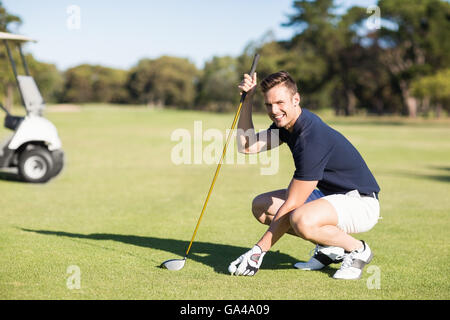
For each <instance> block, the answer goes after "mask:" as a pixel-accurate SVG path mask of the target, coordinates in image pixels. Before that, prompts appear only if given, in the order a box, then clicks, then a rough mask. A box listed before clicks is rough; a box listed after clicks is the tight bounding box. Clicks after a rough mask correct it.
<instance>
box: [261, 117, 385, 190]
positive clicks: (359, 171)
mask: <svg viewBox="0 0 450 320" xmlns="http://www.w3.org/2000/svg"><path fill="white" fill-rule="evenodd" d="M273 129H279V137H280V140H281V141H282V142H285V143H287V144H288V146H289V148H290V149H291V151H292V156H293V158H294V163H295V173H294V179H298V180H307V181H314V180H317V181H318V184H317V188H318V189H319V190H320V191H322V192H323V193H324V194H325V195H330V194H344V193H347V192H348V191H351V190H355V189H356V190H358V191H359V193H361V194H371V193H372V192H375V193H378V192H379V191H380V187H379V186H378V184H377V181H376V180H375V178H374V176H373V175H372V173H371V172H370V170H369V168H368V167H367V165H366V163H365V161H364V159H363V158H362V157H361V155H360V154H359V152H358V150H356V148H355V147H354V146H353V145H352V144H351V143H350V141H348V140H347V139H346V138H345V137H344V136H343V135H342V134H341V133H339V132H338V131H336V130H334V129H333V128H331V127H330V126H328V125H327V124H326V123H325V122H323V121H322V119H320V118H319V117H318V116H317V115H315V114H314V113H312V112H310V111H309V110H307V109H304V108H302V113H301V114H300V116H299V117H298V119H297V121H296V122H295V124H294V128H293V131H292V133H290V132H289V131H288V130H286V129H284V128H278V127H277V126H276V125H275V123H272V125H271V126H270V127H269V130H273Z"/></svg>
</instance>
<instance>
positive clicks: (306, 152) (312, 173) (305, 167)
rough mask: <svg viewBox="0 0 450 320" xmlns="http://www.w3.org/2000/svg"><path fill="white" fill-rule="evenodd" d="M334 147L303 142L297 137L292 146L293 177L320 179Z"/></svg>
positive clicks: (307, 179)
mask: <svg viewBox="0 0 450 320" xmlns="http://www.w3.org/2000/svg"><path fill="white" fill-rule="evenodd" d="M333 149H334V147H332V146H326V145H322V144H317V143H316V144H306V145H305V144H303V143H302V141H301V140H300V139H299V140H297V143H296V145H295V147H294V152H293V157H294V163H295V172H294V179H297V180H306V181H314V180H317V181H319V180H322V178H323V172H324V170H325V167H326V165H327V163H328V161H329V160H330V157H331V153H332V151H333Z"/></svg>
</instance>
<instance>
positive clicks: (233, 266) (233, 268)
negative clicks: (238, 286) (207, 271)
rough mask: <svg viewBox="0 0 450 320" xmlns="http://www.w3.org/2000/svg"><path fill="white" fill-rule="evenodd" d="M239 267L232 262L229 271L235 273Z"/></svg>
mask: <svg viewBox="0 0 450 320" xmlns="http://www.w3.org/2000/svg"><path fill="white" fill-rule="evenodd" d="M236 269H237V267H236V266H235V265H233V264H230V266H229V267H228V272H230V273H231V274H234V273H235V272H236Z"/></svg>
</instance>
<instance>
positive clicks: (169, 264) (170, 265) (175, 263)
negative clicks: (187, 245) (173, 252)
mask: <svg viewBox="0 0 450 320" xmlns="http://www.w3.org/2000/svg"><path fill="white" fill-rule="evenodd" d="M185 264H186V258H184V259H170V260H167V261H164V262H163V263H161V266H160V267H161V268H166V269H168V270H171V271H178V270H181V269H183V267H184V265H185Z"/></svg>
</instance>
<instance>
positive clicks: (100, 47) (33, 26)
mask: <svg viewBox="0 0 450 320" xmlns="http://www.w3.org/2000/svg"><path fill="white" fill-rule="evenodd" d="M292 3H293V0H164V1H159V0H158V1H157V0H147V1H144V0H129V1H111V0H109V1H107V0H91V1H89V0H39V1H30V0H3V5H4V6H5V7H6V9H7V10H8V11H9V12H11V13H13V14H16V15H18V16H20V17H21V18H22V20H23V24H22V25H21V26H20V27H19V28H18V30H14V31H16V32H18V33H20V34H25V35H27V36H30V37H32V38H35V39H37V40H38V41H39V42H38V43H35V44H29V45H28V46H27V48H26V49H27V50H28V51H29V52H32V53H33V55H35V57H36V58H38V59H39V60H41V61H45V62H51V63H54V64H56V65H57V67H58V68H59V69H61V70H64V69H66V68H68V67H72V66H75V65H78V64H81V63H90V64H101V65H105V66H110V67H116V68H124V69H128V68H130V67H132V66H133V65H135V64H136V63H137V62H138V60H139V59H141V58H157V57H159V56H161V55H163V54H168V55H174V56H179V57H186V58H189V59H190V60H191V61H192V62H193V63H195V64H196V65H197V66H198V67H200V68H201V67H202V66H203V64H204V62H205V61H207V60H209V59H211V58H212V57H213V56H214V55H219V56H223V55H232V56H237V55H239V54H240V53H242V51H243V49H244V48H245V46H246V45H247V44H248V43H249V42H250V41H255V40H258V39H260V38H261V37H262V36H263V35H264V34H265V33H267V32H268V31H269V30H270V31H272V32H273V33H274V35H275V37H276V39H279V40H280V39H287V38H289V37H290V36H292V34H293V30H292V29H291V28H285V27H281V24H282V23H283V22H286V21H287V15H288V14H289V13H292ZM336 3H338V4H342V5H343V6H344V8H345V7H348V6H351V5H354V4H356V3H358V5H359V6H364V7H366V6H369V5H372V4H374V3H376V0H360V1H357V0H348V1H347V0H336ZM72 5H76V6H78V8H79V9H80V25H79V28H75V29H73V28H72V29H71V28H70V27H68V22H75V23H76V18H74V17H75V15H74V14H70V13H68V12H67V10H68V8H69V7H70V6H72ZM69 25H70V24H69ZM72 26H75V25H74V24H73V23H72Z"/></svg>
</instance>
